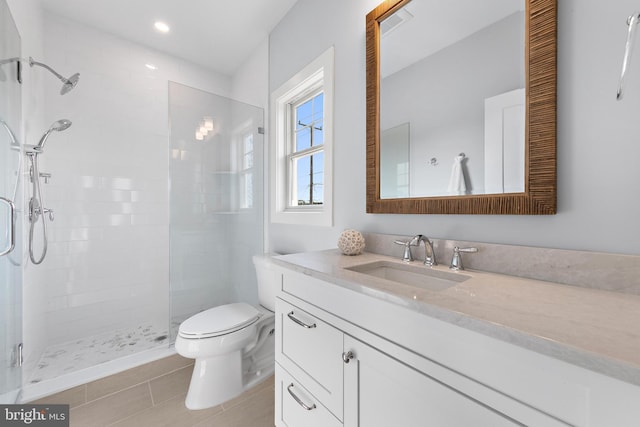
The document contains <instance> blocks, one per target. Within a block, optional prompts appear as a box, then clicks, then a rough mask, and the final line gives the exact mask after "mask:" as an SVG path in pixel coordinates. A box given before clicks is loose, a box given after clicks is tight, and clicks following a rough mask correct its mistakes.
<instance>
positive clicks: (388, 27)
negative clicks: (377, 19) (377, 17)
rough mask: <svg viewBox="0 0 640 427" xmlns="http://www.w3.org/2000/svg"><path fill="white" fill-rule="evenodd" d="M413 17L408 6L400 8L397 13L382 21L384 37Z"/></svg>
mask: <svg viewBox="0 0 640 427" xmlns="http://www.w3.org/2000/svg"><path fill="white" fill-rule="evenodd" d="M411 19H413V15H412V14H411V12H409V11H408V10H407V7H406V6H405V7H403V8H402V9H400V10H398V11H397V12H396V13H394V14H393V15H391V16H390V17H388V18H387V19H385V20H384V21H382V22H381V23H380V32H381V34H382V37H384V36H386V35H387V34H389V33H390V32H392V31H393V30H395V29H397V28H398V27H400V26H401V25H402V24H405V23H406V22H408V21H410V20H411Z"/></svg>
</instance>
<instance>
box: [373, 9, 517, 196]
mask: <svg viewBox="0 0 640 427" xmlns="http://www.w3.org/2000/svg"><path fill="white" fill-rule="evenodd" d="M379 57H380V197H381V198H382V199H387V198H390V199H393V198H406V197H432V196H457V195H469V194H496V193H521V192H524V191H525V185H524V180H525V165H524V163H525V110H526V108H525V86H526V82H525V2H524V0H482V1H478V0H448V1H444V0H420V1H412V2H409V3H407V4H405V5H404V6H403V7H401V8H400V9H398V10H396V11H395V12H394V13H393V14H391V15H389V16H388V17H386V18H384V19H383V20H381V21H380V56H379Z"/></svg>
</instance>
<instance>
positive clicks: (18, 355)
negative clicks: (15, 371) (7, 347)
mask: <svg viewBox="0 0 640 427" xmlns="http://www.w3.org/2000/svg"><path fill="white" fill-rule="evenodd" d="M22 351H23V346H22V343H20V344H18V345H17V346H16V352H15V355H16V360H15V363H14V366H15V367H16V368H19V367H21V366H22V363H23V362H24V357H23V356H22Z"/></svg>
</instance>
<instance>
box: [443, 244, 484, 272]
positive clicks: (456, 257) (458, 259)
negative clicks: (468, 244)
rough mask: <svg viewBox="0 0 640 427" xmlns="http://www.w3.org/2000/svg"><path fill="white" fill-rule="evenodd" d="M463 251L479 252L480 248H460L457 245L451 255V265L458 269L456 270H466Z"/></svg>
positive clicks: (453, 268) (452, 267) (451, 267)
mask: <svg viewBox="0 0 640 427" xmlns="http://www.w3.org/2000/svg"><path fill="white" fill-rule="evenodd" d="M461 252H465V253H474V252H478V248H459V247H457V246H456V247H454V248H453V256H452V257H451V265H450V266H449V268H450V269H452V270H456V271H460V270H464V267H463V265H462V254H461Z"/></svg>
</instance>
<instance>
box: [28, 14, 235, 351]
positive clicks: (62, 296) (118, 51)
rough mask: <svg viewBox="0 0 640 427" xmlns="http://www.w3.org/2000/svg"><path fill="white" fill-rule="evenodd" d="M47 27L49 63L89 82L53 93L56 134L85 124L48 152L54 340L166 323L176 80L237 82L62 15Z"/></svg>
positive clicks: (53, 84)
mask: <svg viewBox="0 0 640 427" xmlns="http://www.w3.org/2000/svg"><path fill="white" fill-rule="evenodd" d="M44 28H45V31H44V43H45V46H44V52H45V62H46V63H48V64H49V65H51V66H52V67H54V68H55V69H56V70H59V72H60V73H61V74H63V75H70V74H72V73H74V72H79V73H80V75H81V77H80V82H79V83H78V85H77V87H76V88H75V89H74V90H73V91H71V92H69V93H68V94H66V95H64V96H60V95H59V94H58V93H59V90H60V85H59V82H58V81H57V80H56V79H55V78H53V76H50V75H47V76H46V77H47V81H46V86H45V88H44V96H45V99H46V109H45V122H46V126H49V124H50V123H52V122H54V121H55V120H58V119H61V118H68V119H69V120H71V121H72V122H73V125H72V126H71V127H70V128H69V129H68V130H66V131H64V132H61V133H54V134H52V135H51V137H50V139H49V140H48V142H47V145H46V147H45V152H44V154H42V155H41V159H42V168H41V169H42V170H43V171H45V172H49V173H51V174H52V175H53V177H52V181H51V183H50V184H48V185H45V186H44V190H43V191H44V192H45V199H46V206H47V207H51V208H53V209H54V210H55V213H56V219H55V221H54V222H53V224H52V226H51V227H50V232H49V235H50V243H49V253H48V255H47V258H46V259H45V261H44V263H43V264H42V265H41V266H38V267H33V268H32V270H33V271H34V274H33V276H32V277H31V279H30V281H31V283H30V285H31V286H35V287H37V288H38V289H40V291H41V292H44V293H45V295H46V301H47V306H46V315H45V319H46V336H47V338H48V343H49V344H51V343H61V342H64V341H68V340H71V339H75V338H78V337H83V336H88V335H93V334H96V333H100V332H103V331H106V330H111V329H114V328H118V327H122V326H126V325H139V324H154V325H160V326H161V327H162V326H164V327H166V326H168V311H169V204H168V185H169V169H168V143H167V140H168V103H167V102H168V101H167V99H168V89H167V88H168V81H169V80H171V81H177V82H180V83H183V84H186V85H189V86H193V87H198V88H200V89H203V90H206V91H210V92H214V93H218V94H222V95H225V96H228V95H229V93H230V78H229V77H228V76H224V75H220V74H216V73H213V72H211V71H208V70H206V69H203V68H201V67H199V66H196V65H194V64H191V63H188V62H185V61H183V60H179V59H177V58H174V57H171V56H167V55H166V54H163V53H159V52H157V51H153V50H150V49H148V48H145V47H142V46H140V45H137V44H134V43H131V42H129V41H126V40H122V39H119V38H117V37H113V36H111V35H108V34H105V33H103V32H99V31H96V30H94V29H92V28H89V27H86V26H83V25H80V24H77V23H75V22H72V21H69V20H66V19H64V18H60V17H57V16H54V15H49V14H47V15H46V19H45V25H44ZM146 63H152V64H154V65H155V66H156V67H157V70H155V71H151V70H149V69H147V68H146V67H145V64H146ZM40 72H41V73H46V72H45V71H44V70H40ZM25 305H26V306H28V305H29V301H25Z"/></svg>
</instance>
